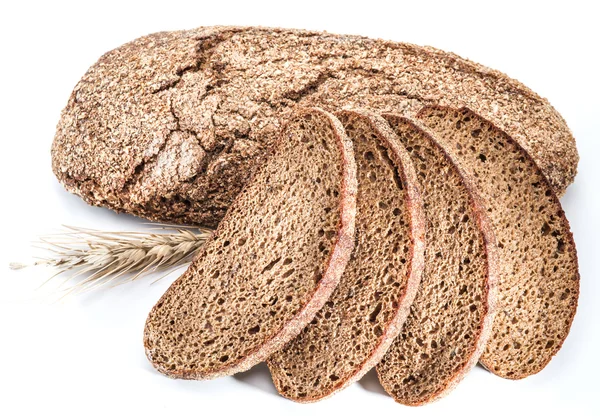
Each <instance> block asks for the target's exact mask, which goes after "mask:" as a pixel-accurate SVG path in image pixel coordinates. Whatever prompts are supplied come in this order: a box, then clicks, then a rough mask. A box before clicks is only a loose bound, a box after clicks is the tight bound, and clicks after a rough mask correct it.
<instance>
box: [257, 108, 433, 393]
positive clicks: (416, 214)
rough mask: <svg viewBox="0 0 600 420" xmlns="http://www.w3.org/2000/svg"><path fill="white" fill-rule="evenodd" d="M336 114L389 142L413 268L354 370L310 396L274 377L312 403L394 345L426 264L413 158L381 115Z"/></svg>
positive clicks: (363, 370) (347, 383)
mask: <svg viewBox="0 0 600 420" xmlns="http://www.w3.org/2000/svg"><path fill="white" fill-rule="evenodd" d="M336 115H337V116H341V115H350V116H355V117H358V118H360V119H362V120H363V121H365V122H367V123H368V124H369V125H370V127H371V128H372V129H373V131H374V132H375V133H376V135H377V137H378V138H379V139H380V140H381V141H383V142H385V143H386V145H387V146H388V147H389V149H390V150H391V151H392V153H393V156H390V157H391V158H392V159H393V160H394V163H395V164H396V166H397V168H398V170H399V171H400V172H401V174H402V175H401V179H402V182H403V184H404V185H405V187H406V197H407V203H406V206H407V208H408V209H409V215H410V221H409V223H410V231H411V238H412V247H411V250H410V260H409V261H410V268H409V275H408V279H407V283H406V291H405V293H404V294H403V295H402V296H401V297H400V299H399V300H398V302H399V305H398V309H397V310H396V313H395V314H394V316H393V318H392V319H391V320H390V322H389V323H388V325H387V328H386V329H385V330H384V331H383V334H382V335H381V337H380V339H379V343H378V344H377V346H376V347H375V348H374V349H373V351H372V352H371V354H370V355H369V356H368V357H366V358H365V359H364V360H363V362H362V363H361V364H360V365H359V366H357V368H356V369H355V370H354V372H353V373H352V374H351V375H350V376H348V377H347V378H344V380H341V381H339V383H338V384H336V386H335V387H332V388H329V389H327V390H326V391H327V392H324V393H323V394H322V395H320V396H319V397H314V396H310V397H307V398H293V397H292V396H291V395H289V394H287V393H285V392H284V391H283V390H282V389H280V387H279V386H278V385H279V382H278V381H273V383H274V384H275V387H276V388H277V391H278V392H279V393H280V394H281V395H283V396H284V397H286V398H289V399H292V400H294V401H296V402H301V403H310V402H316V401H321V400H323V399H326V398H329V397H331V396H333V395H335V394H336V393H338V392H340V391H342V390H343V389H345V388H346V387H348V386H350V385H351V384H353V383H354V382H356V381H358V380H359V379H360V378H362V377H363V376H364V375H365V374H366V373H367V372H368V371H369V370H371V369H372V368H373V367H375V365H377V363H379V361H380V360H381V358H382V357H383V356H384V354H385V352H386V351H387V349H388V348H389V347H390V346H391V345H392V343H393V341H394V339H395V338H396V336H397V335H398V334H399V333H400V331H401V329H402V325H403V324H404V321H405V320H406V318H407V317H408V314H409V313H410V306H411V305H412V302H413V300H414V298H415V296H416V294H417V291H418V289H419V284H420V282H421V275H422V272H423V267H424V264H425V246H426V243H425V225H426V223H425V213H424V210H423V199H422V197H421V192H420V188H419V183H418V180H417V174H416V172H415V169H414V167H413V164H412V160H411V158H410V156H409V155H408V152H407V151H406V149H405V148H404V147H403V146H402V145H401V144H400V142H399V140H398V138H397V136H396V134H395V133H394V132H393V131H392V130H391V128H390V127H389V125H388V124H387V122H386V121H385V120H384V119H383V118H382V117H381V116H379V115H377V114H375V113H373V112H370V111H367V110H356V109H345V110H343V111H341V112H338V113H336ZM267 365H268V366H269V369H270V370H271V374H272V375H275V374H276V368H275V366H273V364H272V362H271V361H270V360H267Z"/></svg>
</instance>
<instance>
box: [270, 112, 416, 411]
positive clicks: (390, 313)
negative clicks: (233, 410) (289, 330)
mask: <svg viewBox="0 0 600 420" xmlns="http://www.w3.org/2000/svg"><path fill="white" fill-rule="evenodd" d="M336 115H337V116H338V118H340V120H341V121H342V123H343V125H344V127H345V129H346V133H347V134H348V136H349V137H350V138H351V139H352V141H353V144H354V154H355V157H356V163H357V168H358V199H357V219H356V232H357V234H356V245H355V248H354V252H353V254H352V258H351V260H350V262H349V263H348V266H347V268H346V271H345V272H344V275H343V276H342V280H341V281H340V284H339V285H338V287H337V289H336V290H335V292H334V293H333V295H332V296H331V298H330V299H329V300H328V301H327V303H326V304H325V306H324V307H323V308H322V309H321V310H320V311H319V312H318V313H317V315H316V317H315V318H314V319H313V320H312V322H311V323H310V324H309V325H308V326H306V328H304V330H303V331H302V333H301V334H300V335H299V336H298V337H296V338H295V339H294V340H292V341H291V342H290V343H288V344H287V345H286V346H285V347H284V349H283V350H281V351H279V352H277V353H275V354H274V355H272V356H271V357H270V358H269V359H268V366H269V369H270V370H271V374H272V377H273V381H274V383H275V386H276V388H277V390H278V391H279V393H281V394H282V395H283V396H285V397H287V398H290V399H292V400H295V401H300V402H311V401H317V400H320V399H323V398H325V397H328V396H330V395H332V394H333V393H335V392H336V391H339V390H341V389H343V388H345V387H346V386H348V385H350V384H351V383H352V382H354V381H356V380H358V379H360V378H361V377H362V376H363V375H364V374H365V373H366V372H368V371H369V370H370V369H371V368H372V367H373V366H375V365H376V364H377V362H378V361H379V360H380V359H381V357H383V355H384V354H385V352H386V350H387V349H388V347H389V346H390V344H391V343H392V341H393V339H394V338H395V337H396V335H397V334H398V333H399V331H400V328H401V327H402V324H403V322H404V320H405V319H406V317H407V315H408V311H409V308H410V305H411V303H412V301H413V299H414V297H415V295H416V293H417V289H418V285H419V281H420V278H421V273H422V271H423V258H424V249H425V242H424V237H425V228H424V216H423V204H422V200H421V196H420V192H419V188H418V184H417V179H416V174H415V170H414V168H413V166H412V162H411V160H410V157H409V156H408V153H407V152H406V150H405V149H404V148H403V147H402V146H401V145H400V144H399V143H398V139H397V138H396V136H395V135H394V133H393V132H392V131H391V129H390V128H389V126H388V125H387V123H386V122H385V120H383V119H382V118H381V117H379V116H377V115H374V114H370V113H367V112H366V111H345V112H340V113H338V114H336ZM320 235H323V231H321V232H320Z"/></svg>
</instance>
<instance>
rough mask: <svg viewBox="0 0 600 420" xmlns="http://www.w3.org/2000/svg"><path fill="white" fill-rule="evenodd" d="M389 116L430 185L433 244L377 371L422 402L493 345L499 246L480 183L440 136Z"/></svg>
mask: <svg viewBox="0 0 600 420" xmlns="http://www.w3.org/2000/svg"><path fill="white" fill-rule="evenodd" d="M384 117H385V119H386V120H387V121H388V122H389V124H390V126H391V127H392V129H393V130H394V131H395V133H396V134H397V136H398V138H399V140H400V142H401V143H402V145H403V146H404V147H406V149H407V150H408V152H409V154H410V156H411V158H412V160H413V162H414V165H415V168H416V172H417V178H418V181H419V183H420V185H421V186H422V191H423V202H424V204H425V219H426V221H427V237H426V238H427V249H426V251H425V270H424V273H423V278H422V280H421V287H420V288H419V292H418V293H417V296H416V298H415V300H414V302H413V305H412V307H411V309H410V315H409V317H408V319H407V320H406V322H405V323H404V327H403V329H402V332H401V333H400V335H399V336H398V337H397V338H396V340H395V342H394V344H393V345H392V346H391V348H390V349H389V350H388V352H387V353H386V355H385V357H384V358H383V360H382V361H381V363H379V365H377V373H378V375H379V380H380V382H381V384H382V385H383V387H384V388H385V390H386V391H387V393H388V394H390V395H391V396H392V397H393V398H394V399H395V400H396V401H398V402H399V403H402V404H406V405H422V404H425V403H428V402H431V401H434V400H436V399H438V398H440V397H442V396H443V395H445V394H447V393H448V392H450V391H451V390H452V389H453V388H454V387H455V386H456V385H457V384H458V383H459V382H460V381H461V380H462V379H463V378H464V376H465V375H466V374H467V373H468V372H469V370H471V368H472V367H473V366H475V365H476V364H477V361H478V359H479V357H480V356H481V353H482V352H483V350H484V348H485V344H486V342H487V339H488V337H489V335H490V331H491V328H492V321H493V317H494V306H495V291H496V287H495V286H496V283H497V272H498V264H497V255H496V245H495V239H494V235H493V231H492V228H491V225H490V222H489V220H488V218H487V215H486V211H485V208H484V207H483V206H482V205H481V203H480V199H479V197H478V196H477V195H476V194H475V192H474V187H473V182H472V180H471V179H470V177H469V176H468V175H466V174H465V173H463V171H461V169H460V168H459V167H458V166H456V165H455V163H454V162H453V160H452V159H451V158H450V156H448V155H447V154H446V153H445V152H444V150H443V149H442V148H441V147H440V146H439V144H438V141H437V140H436V137H435V135H434V134H433V133H431V132H430V131H428V130H427V129H425V128H424V127H422V126H421V125H420V124H419V123H418V122H415V121H412V120H408V119H406V118H402V117H400V116H397V115H392V114H387V115H384Z"/></svg>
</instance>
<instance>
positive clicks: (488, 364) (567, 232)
mask: <svg viewBox="0 0 600 420" xmlns="http://www.w3.org/2000/svg"><path fill="white" fill-rule="evenodd" d="M432 109H439V110H451V111H456V112H459V113H460V112H468V113H471V114H474V115H477V116H478V117H479V118H481V119H482V120H483V121H484V122H486V123H487V124H489V125H490V126H491V128H492V130H493V131H494V132H495V133H497V134H500V135H502V136H506V137H508V138H510V139H511V140H512V141H513V144H514V145H515V146H516V148H517V149H518V150H519V151H520V152H521V153H522V154H523V155H524V156H525V157H526V158H527V159H528V160H529V161H530V162H531V163H532V165H533V167H534V168H535V169H536V170H538V171H540V173H541V174H542V176H544V171H543V170H542V169H541V168H540V166H539V165H538V164H537V163H536V160H535V159H533V158H532V156H531V155H530V154H529V152H528V151H527V150H526V149H525V148H524V147H522V145H521V144H520V143H519V142H518V141H516V140H515V139H514V138H512V137H511V136H510V135H509V134H508V133H506V132H505V131H503V130H502V129H500V128H499V127H498V126H496V125H495V124H494V123H493V122H492V121H490V120H488V119H486V118H484V117H482V116H480V115H478V114H477V113H476V112H474V111H473V110H472V109H470V108H468V107H460V108H454V107H449V106H442V105H433V106H426V107H423V108H422V109H421V110H420V111H419V112H418V113H417V118H422V117H423V116H424V115H425V114H426V113H427V112H428V110H432ZM446 153H448V154H450V155H451V153H450V152H448V151H447V152H446ZM545 180H546V182H548V184H549V187H550V188H549V189H548V191H549V193H548V195H549V196H550V199H551V200H552V202H553V203H554V205H555V206H556V207H557V208H558V209H560V211H559V214H558V217H559V219H560V224H561V225H562V227H563V232H562V235H563V236H562V237H563V239H564V240H565V241H566V242H568V244H569V245H570V246H569V249H571V250H572V260H573V263H574V264H575V267H576V273H573V275H574V276H575V278H574V282H575V284H576V290H572V292H573V293H574V298H573V299H574V301H575V305H572V306H571V311H570V314H569V316H568V318H567V319H566V324H567V326H566V328H567V331H566V334H565V335H564V338H563V339H562V340H559V342H558V344H557V345H556V346H555V347H554V348H553V352H552V353H551V354H550V355H549V357H547V358H546V359H545V360H544V361H543V362H542V363H539V364H538V365H536V367H535V368H533V369H531V370H530V371H529V372H528V373H523V372H518V373H516V374H514V375H512V376H507V375H505V374H503V373H502V372H501V371H499V370H497V369H494V367H493V366H492V363H493V362H492V360H491V359H490V358H488V357H486V355H485V353H482V356H481V357H480V359H479V363H480V364H481V365H482V366H483V367H484V368H485V369H487V370H488V371H490V372H492V373H493V374H495V375H497V376H500V377H502V378H505V379H512V380H518V379H523V378H526V377H528V376H531V375H534V374H536V373H539V372H540V371H541V370H543V369H544V368H545V367H546V366H547V365H548V363H550V361H551V360H552V358H553V357H554V356H555V355H556V354H557V353H558V351H559V350H560V349H561V348H562V346H563V344H564V341H565V340H566V338H567V336H568V333H569V330H570V328H571V325H572V323H573V319H574V318H575V314H576V312H577V302H578V301H579V293H580V284H579V282H580V274H579V262H578V257H577V247H576V245H575V240H574V238H573V233H572V232H571V226H570V224H569V221H568V219H567V218H566V216H565V213H564V211H563V210H562V205H561V204H560V200H559V197H558V195H557V193H556V191H555V190H554V189H553V188H551V182H550V180H549V179H547V178H545ZM475 190H476V188H475ZM492 229H493V228H492ZM501 263H502V262H501V260H500V257H499V256H498V265H500V264H501ZM498 281H501V279H500V278H498ZM499 297H500V295H499V294H497V298H499ZM492 331H493V328H492ZM483 350H484V351H485V348H484V349H483ZM538 362H539V361H538Z"/></svg>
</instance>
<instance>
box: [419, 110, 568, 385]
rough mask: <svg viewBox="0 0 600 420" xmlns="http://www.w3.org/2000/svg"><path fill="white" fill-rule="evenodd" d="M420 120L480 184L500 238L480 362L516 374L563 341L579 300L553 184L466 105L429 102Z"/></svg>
mask: <svg viewBox="0 0 600 420" xmlns="http://www.w3.org/2000/svg"><path fill="white" fill-rule="evenodd" d="M418 118H419V119H420V120H421V121H422V122H423V123H424V124H425V125H427V126H428V127H430V128H431V129H432V130H433V131H435V132H436V133H438V134H439V136H438V138H439V139H440V143H442V144H443V146H444V148H445V150H446V152H447V153H448V154H449V155H451V156H452V158H453V160H454V161H455V162H457V164H458V165H460V167H461V169H462V170H463V171H464V172H465V173H467V174H468V175H469V176H470V177H471V179H473V180H474V181H475V187H476V188H477V192H478V194H479V196H480V197H481V199H482V203H483V205H484V206H485V207H486V208H487V213H488V216H489V218H490V220H491V222H492V226H493V229H494V233H495V235H496V239H497V244H498V245H497V248H498V257H499V266H500V273H499V274H500V276H499V287H498V313H497V314H496V317H495V320H494V325H493V330H492V335H491V337H490V340H489V342H488V344H487V348H486V350H485V352H484V353H483V355H482V357H481V363H482V364H483V365H484V366H485V367H486V368H488V369H489V370H491V371H492V372H493V373H495V374H497V375H500V376H502V377H505V378H510V379H519V378H524V377H526V376H529V375H532V374H534V373H537V372H539V371H540V370H542V369H543V368H544V367H545V366H546V365H547V364H548V363H549V362H550V359H551V358H552V356H554V355H555V354H556V352H557V351H558V350H559V349H560V347H561V346H562V344H563V342H564V340H565V338H566V337H567V334H568V333H569V329H570V327H571V323H572V321H573V317H574V316H575V311H576V309H577V300H578V297H579V268H578V263H577V251H576V249H575V243H574V242H573V235H572V234H571V231H570V228H569V223H568V221H567V219H566V218H565V214H564V212H563V210H562V207H561V205H560V202H559V201H558V198H557V197H556V195H555V193H554V191H553V190H552V187H551V185H550V183H549V182H548V181H547V179H546V178H545V177H544V175H543V173H542V171H541V170H540V169H539V168H538V167H537V165H536V164H535V163H534V162H533V160H532V159H531V158H530V157H529V155H528V153H527V152H526V151H525V150H523V149H522V148H521V147H520V146H519V145H518V144H517V142H516V141H514V140H513V139H512V138H511V137H510V136H509V135H507V134H506V133H504V132H503V131H501V130H499V129H498V128H497V127H496V126H494V124H492V123H491V122H490V121H487V120H485V119H484V118H482V117H480V116H478V115H476V114H475V113H473V112H472V111H470V110H468V109H466V108H462V109H453V108H448V107H425V108H424V109H423V110H421V111H420V113H419V115H418Z"/></svg>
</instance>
